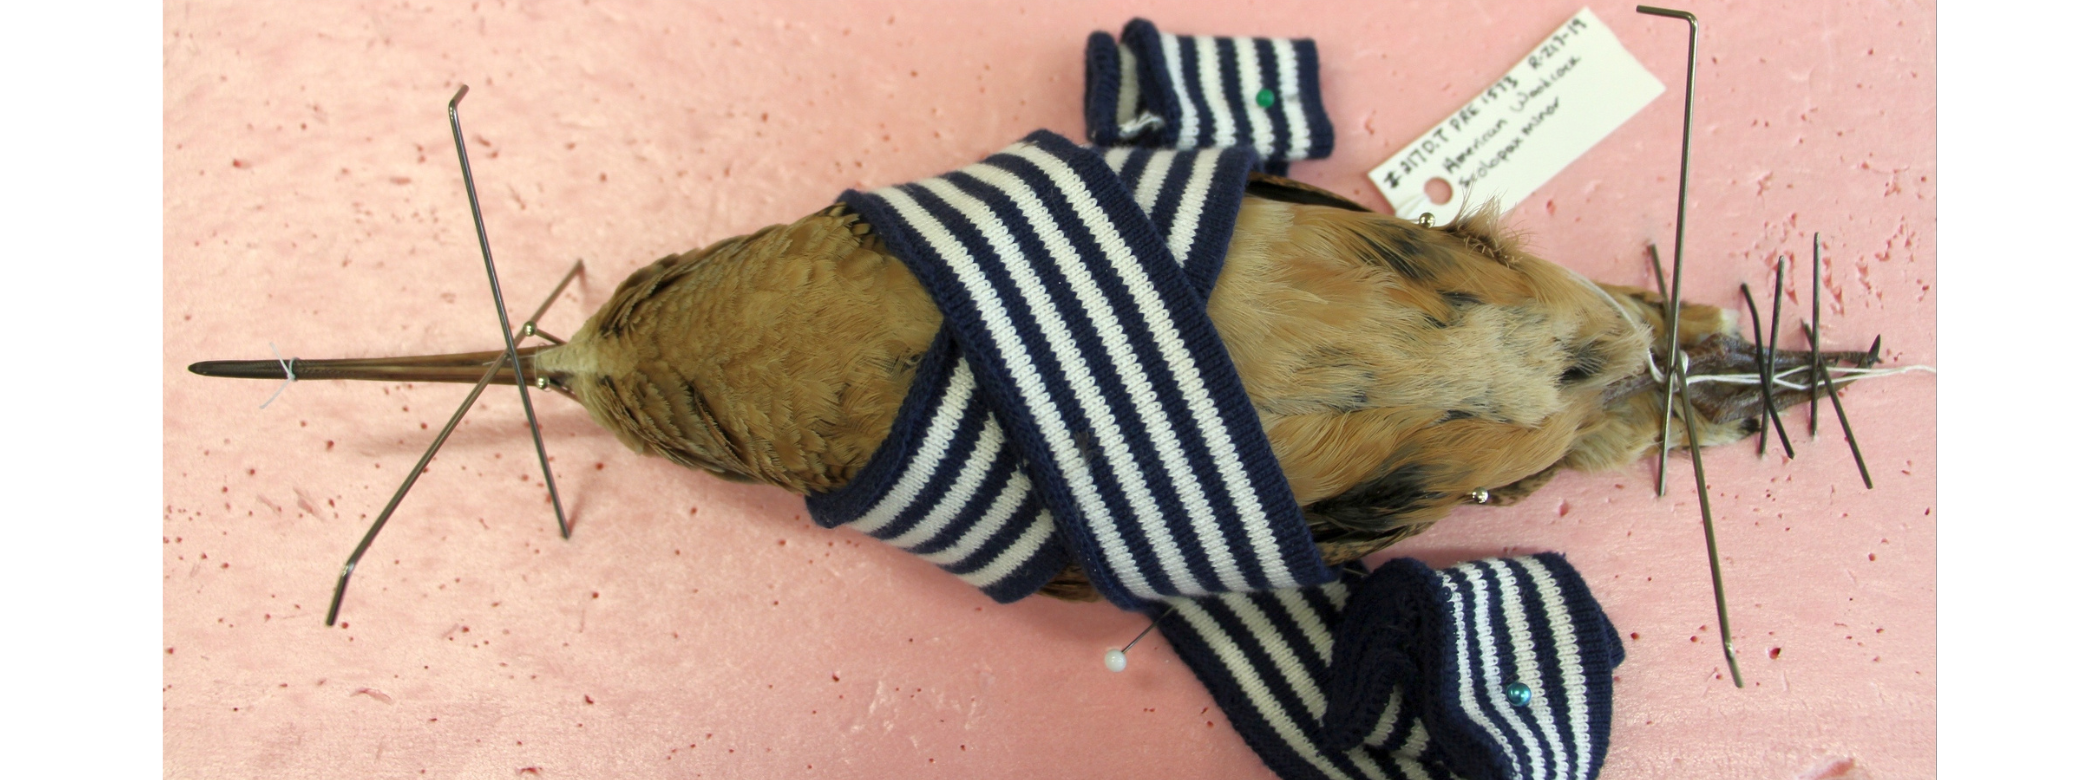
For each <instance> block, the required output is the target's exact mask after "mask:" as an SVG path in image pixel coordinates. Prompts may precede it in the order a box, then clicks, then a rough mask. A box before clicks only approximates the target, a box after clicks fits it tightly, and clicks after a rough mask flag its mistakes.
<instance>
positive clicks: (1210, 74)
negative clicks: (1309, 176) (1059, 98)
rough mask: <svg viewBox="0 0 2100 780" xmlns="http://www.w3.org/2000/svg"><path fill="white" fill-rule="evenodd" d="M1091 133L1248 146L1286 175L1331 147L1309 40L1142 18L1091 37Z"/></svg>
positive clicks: (1190, 145) (1115, 142) (1185, 144)
mask: <svg viewBox="0 0 2100 780" xmlns="http://www.w3.org/2000/svg"><path fill="white" fill-rule="evenodd" d="M1086 80H1087V87H1086V126H1087V138H1088V139H1090V140H1092V141H1093V142H1094V143H1095V144H1098V145H1101V146H1148V147H1160V148H1168V149H1202V148H1220V147H1227V146H1244V147H1247V148H1250V149H1253V150H1254V151H1255V153H1256V154H1259V155H1260V156H1261V159H1262V165H1263V169H1264V170H1265V171H1267V172H1269V173H1274V174H1278V175H1282V174H1283V173H1284V169H1285V166H1286V165H1288V164H1289V163H1290V162H1292V161H1295V160H1305V159H1311V158H1320V157H1326V156H1327V155H1328V154H1329V153H1330V152H1332V151H1333V150H1334V125H1333V124H1331V123H1329V122H1328V120H1327V110H1326V109H1325V108H1324V107H1322V106H1321V104H1320V58H1319V52H1318V50H1317V49H1316V48H1315V47H1314V46H1313V42H1312V41H1310V40H1306V39H1297V40H1292V39H1286V38H1249V37H1231V38H1222V37H1212V36H1206V35H1164V34H1161V33H1160V31H1159V30H1158V29H1157V28H1155V27H1153V26H1152V23H1151V22H1148V21H1145V20H1143V19H1132V20H1130V23H1129V24H1128V25H1125V26H1124V27H1123V37H1122V40H1121V41H1118V40H1116V39H1115V38H1113V37H1110V36H1109V34H1108V33H1105V32H1097V33H1094V34H1093V36H1092V37H1090V38H1088V39H1087V53H1086Z"/></svg>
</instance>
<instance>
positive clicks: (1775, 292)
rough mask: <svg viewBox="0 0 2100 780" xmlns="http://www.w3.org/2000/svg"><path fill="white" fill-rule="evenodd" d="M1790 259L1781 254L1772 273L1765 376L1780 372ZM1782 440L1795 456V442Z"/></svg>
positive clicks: (1811, 386) (1810, 392)
mask: <svg viewBox="0 0 2100 780" xmlns="http://www.w3.org/2000/svg"><path fill="white" fill-rule="evenodd" d="M1788 259H1789V258H1788V257H1787V256H1786V255H1780V256H1779V268H1778V269H1777V271H1776V272H1775V273H1773V274H1772V338H1771V339H1769V340H1767V341H1766V342H1765V344H1766V345H1767V346H1769V347H1771V349H1770V350H1769V351H1767V352H1765V353H1764V366H1763V367H1762V368H1761V369H1759V370H1760V371H1761V372H1762V373H1763V374H1764V375H1765V376H1771V377H1776V376H1778V373H1779V308H1780V305H1781V304H1783V303H1785V301H1786V271H1787V260H1788ZM1809 394H1811V395H1813V394H1815V389H1814V382H1813V379H1811V382H1810V389H1809ZM1772 417H1773V419H1778V417H1779V415H1778V414H1777V413H1774V414H1773V415H1772ZM1781 441H1782V442H1783V443H1784V444H1785V445H1786V456H1787V457H1789V458H1791V457H1794V443H1793V442H1792V441H1787V440H1785V439H1782V440H1781Z"/></svg>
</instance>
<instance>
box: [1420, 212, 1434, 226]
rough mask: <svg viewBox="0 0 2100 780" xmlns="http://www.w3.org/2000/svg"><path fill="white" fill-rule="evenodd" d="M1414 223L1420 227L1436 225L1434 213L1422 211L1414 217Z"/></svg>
mask: <svg viewBox="0 0 2100 780" xmlns="http://www.w3.org/2000/svg"><path fill="white" fill-rule="evenodd" d="M1415 224H1417V225H1421V226H1422V227H1436V215H1435V214H1431V213H1429V212H1427V211H1424V212H1422V216H1419V217H1415Z"/></svg>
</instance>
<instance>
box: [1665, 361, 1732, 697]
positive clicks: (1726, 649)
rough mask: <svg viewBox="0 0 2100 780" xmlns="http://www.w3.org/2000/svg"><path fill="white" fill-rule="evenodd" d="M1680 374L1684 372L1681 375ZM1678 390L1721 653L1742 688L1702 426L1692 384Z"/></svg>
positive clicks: (1729, 672)
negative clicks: (1702, 447)
mask: <svg viewBox="0 0 2100 780" xmlns="http://www.w3.org/2000/svg"><path fill="white" fill-rule="evenodd" d="M1680 376H1681V374H1680ZM1675 389H1676V393H1677V394H1679V395H1681V396H1683V398H1684V409H1683V410H1681V411H1682V412H1683V414H1684V436H1685V439H1686V441H1687V442H1689V443H1690V445H1691V450H1692V479H1693V480H1694V481H1695V482H1697V483H1698V484H1697V487H1698V488H1699V525H1700V527H1701V528H1704V529H1705V530H1706V566H1707V569H1708V570H1709V571H1710V572H1711V573H1712V574H1713V581H1714V613H1715V614H1717V615H1719V616H1720V623H1721V655H1723V656H1725V657H1727V658H1728V675H1729V676H1730V677H1731V678H1734V680H1735V687H1737V688H1741V687H1743V670H1742V667H1741V666H1739V665H1737V664H1736V660H1735V634H1734V633H1733V632H1732V631H1731V630H1730V629H1729V627H1728V591H1727V590H1726V589H1724V588H1723V587H1722V586H1721V550H1720V547H1719V545H1718V544H1716V543H1715V541H1714V511H1713V505H1712V503H1711V501H1710V500H1709V499H1708V497H1707V495H1706V461H1705V459H1703V458H1701V457H1700V456H1699V428H1698V426H1696V425H1693V424H1692V395H1691V390H1690V385H1688V384H1686V383H1684V382H1682V381H1680V382H1678V383H1677V385H1676V388H1675Z"/></svg>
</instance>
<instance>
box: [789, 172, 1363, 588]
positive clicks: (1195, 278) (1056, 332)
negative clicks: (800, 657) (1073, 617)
mask: <svg viewBox="0 0 2100 780" xmlns="http://www.w3.org/2000/svg"><path fill="white" fill-rule="evenodd" d="M1254 162H1255V159H1254V157H1253V155H1252V154H1251V153H1250V152H1249V151H1248V150H1246V149H1242V148H1228V149H1205V150H1197V151H1169V150H1137V149H1118V150H1113V151H1111V152H1109V153H1108V154H1107V155H1102V154H1098V153H1096V152H1094V151H1092V150H1089V149H1086V148H1083V147H1080V146H1077V145H1075V144H1073V143H1072V142H1070V141H1068V140H1066V139H1064V138H1062V137H1060V136H1058V135H1056V134H1054V133H1049V132H1047V131H1039V132H1037V133H1035V134H1033V135H1030V136H1029V137H1028V138H1027V139H1025V140H1023V141H1022V142H1020V143H1018V144H1015V145H1014V146H1011V147H1009V148H1007V149H1006V150H1004V151H1002V152H1000V153H998V154H996V155H993V156H992V157H991V158H989V159H987V160H985V161H984V162H982V163H978V164H977V165H973V166H970V167H968V168H965V169H963V170H961V171H957V172H955V173H951V174H947V175H944V176H938V177H935V178H931V179H927V180H924V181H921V182H918V183H914V184H907V185H902V186H898V187H891V188H888V189H883V190H877V191H875V192H872V193H858V192H849V193H846V194H845V195H844V196H843V197H842V200H844V202H845V203H846V204H847V205H848V206H849V207H851V208H853V209H854V210H855V211H857V212H858V213H859V214H860V215H861V217H862V218H863V219H866V220H867V221H868V222H869V224H870V225H871V226H873V227H874V229H875V230H876V232H877V233H878V234H879V235H881V236H882V237H883V240H884V241H885V242H886V243H887V245H888V246H889V248H890V250H891V251H892V252H894V253H895V254H896V255H897V256H898V257H899V258H901V259H902V260H903V261H904V262H905V264H906V265H907V266H908V267H910V268H911V269H912V271H913V273H914V274H916V275H917V276H918V277H919V280H920V281H921V282H922V283H924V284H925V285H926V288H927V290H928V291H929V292H931V293H932V295H933V298H934V301H935V303H936V304H937V305H939V306H940V308H941V311H942V314H943V315H944V317H945V318H946V323H945V325H944V326H943V332H942V335H941V336H940V337H938V338H937V339H936V347H935V349H933V350H931V351H930V352H929V353H928V354H927V356H926V357H925V358H924V359H923V360H922V362H921V364H920V367H919V377H918V379H917V380H915V385H914V387H913V390H912V392H911V394H910V397H909V399H908V400H907V401H906V402H905V408H904V409H903V410H902V411H901V412H900V414H899V420H898V422H897V423H895V424H893V426H892V433H891V436H890V439H889V440H888V441H885V442H884V444H883V445H882V446H881V447H879V448H878V449H877V451H876V453H875V454H874V456H873V458H872V460H871V464H870V465H869V466H868V467H866V468H864V469H863V470H862V472H861V473H860V474H858V475H856V476H855V478H854V480H853V482H852V483H850V484H849V485H847V486H846V487H845V488H844V489H841V490H839V491H835V492H833V493H829V494H824V495H818V496H811V497H810V498H809V499H808V503H809V507H810V512H811V515H812V517H813V518H815V519H816V520H817V521H818V522H819V523H821V524H824V525H827V526H830V525H840V524H845V525H852V526H854V527H856V528H859V529H861V530H863V531H866V532H868V533H869V534H871V535H873V536H875V537H877V538H880V539H883V540H885V541H888V542H890V543H892V544H895V545H898V546H900V547H904V548H905V549H907V550H910V551H911V552H913V553H915V554H918V555H921V556H922V557H926V558H928V559H929V560H932V561H933V562H934V563H936V564H938V565H941V566H943V567H945V568H947V569H948V570H949V571H951V572H955V573H956V574H958V575H961V576H962V577H963V578H964V579H966V580H969V581H970V582H971V583H972V584H975V585H977V586H978V587H980V588H983V589H984V590H985V591H986V592H987V593H989V594H991V595H992V596H993V597H994V598H996V599H1000V600H1002V601H1010V600H1013V599H1017V598H1020V597H1021V596H1025V595H1026V594H1027V593H1029V592H1032V591H1034V590H1035V589H1036V588H1039V587H1041V586H1042V585H1043V584H1044V583H1045V582H1047V581H1048V580H1049V578H1050V577H1052V576H1054V575H1055V574H1056V573H1057V571H1058V570H1059V569H1060V568H1062V566H1063V564H1064V562H1065V561H1066V560H1068V559H1069V558H1068V557H1067V553H1066V550H1070V556H1071V557H1076V558H1078V560H1079V561H1080V563H1081V564H1082V566H1084V567H1085V570H1086V573H1087V575H1088V577H1089V579H1091V580H1092V581H1093V583H1094V586H1095V588H1096V589H1097V590H1099V591H1100V592H1101V593H1102V595H1103V596H1104V597H1105V598H1107V599H1108V600H1109V601H1110V602H1112V603H1114V604H1116V605H1118V606H1120V607H1123V608H1124V609H1133V610H1144V611H1153V610H1156V609H1157V606H1156V604H1157V602H1159V601H1160V600H1161V599H1165V598H1168V597H1171V596H1194V595H1205V594H1213V593H1227V592H1238V591H1256V590H1274V589H1278V588H1295V587H1302V586H1305V585H1310V584H1314V583H1319V582H1325V581H1328V580H1331V579H1332V578H1333V576H1334V575H1333V572H1332V571H1331V570H1330V569H1329V568H1328V567H1326V566H1325V565H1324V564H1322V563H1321V562H1320V558H1319V550H1318V548H1317V547H1315V546H1314V544H1313V542H1312V535H1311V532H1310V531H1309V530H1307V528H1306V525H1305V519H1304V515H1303V513H1302V512H1301V511H1300V510H1299V508H1298V505H1297V502H1296V500H1295V499H1294V498H1293V496H1292V494H1291V491H1290V486H1289V484H1288V483H1287V482H1285V480H1284V479H1283V472H1282V469H1281V468H1280V467H1279V466H1278V465H1277V463H1276V459H1275V456H1274V454H1272V453H1271V452H1270V451H1269V446H1268V438H1267V436H1266V435H1265V434H1264V433H1263V431H1262V429H1261V422H1260V419H1259V418H1258V417H1257V416H1256V415H1255V412H1254V407H1253V404H1252V403H1251V402H1249V401H1248V400H1247V397H1246V391H1245V390H1244V389H1243V388H1242V387H1241V385H1240V381H1239V374H1238V372H1237V371H1235V370H1234V369H1233V366H1232V361H1231V359H1230V357H1229V356H1228V355H1227V354H1226V352H1225V347H1224V344H1223V342H1222V341H1221V340H1220V339H1219V338H1218V335H1217V332H1216V330H1215V329H1214V328H1212V326H1211V324H1210V318H1209V315H1208V313H1207V311H1206V306H1205V299H1206V297H1207V296H1208V294H1209V290H1210V287H1211V284H1212V283H1213V282H1214V281H1215V280H1216V277H1217V273H1218V270H1219V269H1220V268H1221V267H1222V265H1223V262H1224V254H1225V250H1226V248H1227V245H1228V244H1229V242H1230V239H1231V233H1232V226H1233V223H1234V221H1235V220H1236V218H1237V216H1238V210H1239V201H1240V197H1241V195H1242V194H1243V191H1244V188H1245V186H1246V181H1247V173H1248V171H1249V169H1250V168H1251V167H1252V166H1253V165H1254Z"/></svg>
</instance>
